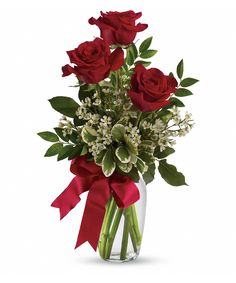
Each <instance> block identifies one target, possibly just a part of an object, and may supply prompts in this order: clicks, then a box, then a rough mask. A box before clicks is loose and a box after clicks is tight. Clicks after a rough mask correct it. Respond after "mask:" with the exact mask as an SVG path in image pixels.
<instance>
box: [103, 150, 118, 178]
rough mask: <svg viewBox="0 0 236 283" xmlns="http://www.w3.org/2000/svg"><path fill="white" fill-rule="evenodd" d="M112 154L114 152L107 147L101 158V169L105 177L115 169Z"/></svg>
mask: <svg viewBox="0 0 236 283" xmlns="http://www.w3.org/2000/svg"><path fill="white" fill-rule="evenodd" d="M113 156H114V153H113V151H112V149H111V148H109V149H108V151H107V152H106V153H105V155H104V157H103V159H102V171H103V173H104V175H105V176H106V177H109V176H111V175H112V173H113V172H114V171H115V169H116V163H115V161H114V158H113Z"/></svg>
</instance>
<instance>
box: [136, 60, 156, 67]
mask: <svg viewBox="0 0 236 283" xmlns="http://www.w3.org/2000/svg"><path fill="white" fill-rule="evenodd" d="M151 63H152V62H148V61H142V60H139V61H136V62H135V63H134V65H135V66H137V65H138V64H142V65H143V66H144V67H148V66H149V65H151Z"/></svg>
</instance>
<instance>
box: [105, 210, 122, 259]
mask: <svg viewBox="0 0 236 283" xmlns="http://www.w3.org/2000/svg"><path fill="white" fill-rule="evenodd" d="M122 214H123V209H120V208H118V209H117V211H116V215H115V218H114V222H113V224H112V227H111V231H110V233H109V236H108V238H107V245H106V250H105V258H106V259H108V258H110V255H111V250H112V246H113V243H114V240H115V236H116V233H117V230H118V227H119V224H120V220H121V216H122Z"/></svg>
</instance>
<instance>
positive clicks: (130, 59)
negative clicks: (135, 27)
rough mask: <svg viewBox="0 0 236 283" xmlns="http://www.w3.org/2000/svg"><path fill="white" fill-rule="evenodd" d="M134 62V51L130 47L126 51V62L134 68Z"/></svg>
mask: <svg viewBox="0 0 236 283" xmlns="http://www.w3.org/2000/svg"><path fill="white" fill-rule="evenodd" d="M134 60H135V58H134V54H133V52H132V50H131V49H130V47H128V48H127V49H126V59H125V61H126V63H127V64H128V65H129V66H132V65H133V63H134Z"/></svg>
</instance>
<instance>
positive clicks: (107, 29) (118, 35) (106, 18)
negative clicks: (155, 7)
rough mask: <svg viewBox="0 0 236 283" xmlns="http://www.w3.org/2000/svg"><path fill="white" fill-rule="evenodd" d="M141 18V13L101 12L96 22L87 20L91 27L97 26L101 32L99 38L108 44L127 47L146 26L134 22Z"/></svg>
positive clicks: (92, 19)
mask: <svg viewBox="0 0 236 283" xmlns="http://www.w3.org/2000/svg"><path fill="white" fill-rule="evenodd" d="M141 16H142V13H141V12H140V13H135V12H134V11H127V12H121V13H120V12H107V13H103V12H101V17H99V18H98V19H97V20H96V19H94V18H91V19H89V23H90V24H91V25H97V26H98V27H99V28H100V31H101V37H102V38H103V39H104V40H105V41H106V42H107V43H108V44H109V45H111V44H115V45H129V44H131V43H132V42H133V41H134V39H135V36H136V34H137V32H140V31H143V30H145V29H146V28H147V27H148V25H147V24H140V23H139V24H137V25H135V21H136V20H137V19H139V18H140V17H141Z"/></svg>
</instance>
